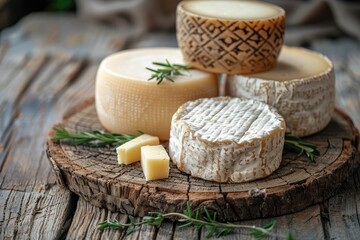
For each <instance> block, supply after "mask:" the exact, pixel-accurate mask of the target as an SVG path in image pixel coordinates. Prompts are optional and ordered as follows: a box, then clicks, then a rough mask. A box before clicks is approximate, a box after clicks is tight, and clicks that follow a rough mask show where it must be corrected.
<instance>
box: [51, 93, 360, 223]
mask: <svg viewBox="0 0 360 240" xmlns="http://www.w3.org/2000/svg"><path fill="white" fill-rule="evenodd" d="M62 126H64V127H65V128H67V129H68V130H71V131H83V130H95V129H103V128H102V126H101V124H100V122H99V121H98V118H97V115H96V110H95V106H94V101H93V100H89V101H87V102H85V103H83V104H81V105H79V106H77V107H76V108H74V109H72V110H71V111H69V113H68V114H67V116H66V117H65V120H64V122H63V123H62ZM52 134H54V133H53V131H51V132H50V133H49V140H48V141H47V154H48V158H49V160H50V162H51V163H52V165H53V167H54V170H55V172H56V176H57V180H58V182H59V183H60V184H61V185H63V186H66V187H68V188H69V189H70V190H71V191H73V192H74V193H76V194H77V195H79V196H80V197H81V198H83V199H85V200H86V201H89V202H90V203H91V204H93V205H95V206H98V207H101V208H108V209H109V210H110V211H119V212H122V213H126V214H130V215H134V216H144V215H145V214H147V213H148V212H154V211H160V212H164V213H166V212H173V211H175V212H182V211H183V210H184V208H185V207H186V204H187V202H189V203H190V205H191V206H192V208H193V209H203V208H204V207H206V208H207V209H208V210H214V211H217V212H218V214H219V219H221V220H227V221H237V220H241V219H251V218H259V217H269V216H276V215H281V214H286V213H292V212H296V211H299V210H302V209H304V208H306V207H308V206H310V205H312V204H315V203H318V202H321V201H324V200H325V199H327V198H329V197H330V196H332V195H334V194H335V193H336V190H337V189H339V187H340V186H341V185H342V184H343V183H344V182H346V180H347V177H348V176H350V175H351V172H352V171H353V170H354V169H355V167H356V166H357V165H358V163H359V158H358V151H357V147H356V146H358V142H359V135H358V131H357V130H356V129H355V127H354V125H353V124H352V122H351V120H350V119H349V118H348V117H347V116H346V115H345V114H344V113H342V112H340V111H338V110H337V111H336V112H335V114H334V117H333V119H332V121H331V123H330V124H329V125H328V127H327V128H326V129H325V130H323V131H322V132H320V133H318V134H316V135H313V136H311V137H308V138H306V141H309V142H311V143H314V144H316V145H317V146H318V148H319V150H320V152H321V155H320V156H319V157H318V158H317V160H316V163H310V162H308V161H307V159H306V158H305V157H303V156H297V154H294V153H290V152H286V151H285V152H284V154H283V161H282V164H281V166H280V168H279V169H278V170H277V171H276V172H275V173H273V174H272V175H270V176H269V177H267V178H264V179H260V180H256V181H253V182H249V183H241V184H234V183H232V184H223V183H216V182H211V181H205V180H202V179H198V178H193V177H191V176H189V175H188V174H185V173H182V172H180V171H179V170H178V169H177V168H176V167H175V165H173V164H171V169H170V177H169V178H168V179H165V180H158V181H151V182H146V181H145V179H144V176H143V173H142V169H141V165H140V163H135V164H132V165H128V166H122V165H118V164H117V156H116V152H115V150H114V149H113V148H92V147H88V146H73V145H69V144H66V142H60V143H59V142H52V141H51V140H50V136H51V135H52ZM164 145H165V146H166V143H164ZM194 161H196V159H194Z"/></svg>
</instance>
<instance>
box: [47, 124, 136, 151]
mask: <svg viewBox="0 0 360 240" xmlns="http://www.w3.org/2000/svg"><path fill="white" fill-rule="evenodd" d="M54 130H55V135H54V136H53V137H52V138H51V139H52V140H53V141H59V140H67V141H69V143H71V144H74V145H90V146H92V147H105V146H120V145H122V144H124V143H126V142H128V141H130V140H132V139H134V138H136V136H135V135H125V134H119V133H106V132H103V131H99V130H94V131H82V132H79V133H74V132H70V131H68V130H66V129H65V128H54ZM140 133H142V132H140Z"/></svg>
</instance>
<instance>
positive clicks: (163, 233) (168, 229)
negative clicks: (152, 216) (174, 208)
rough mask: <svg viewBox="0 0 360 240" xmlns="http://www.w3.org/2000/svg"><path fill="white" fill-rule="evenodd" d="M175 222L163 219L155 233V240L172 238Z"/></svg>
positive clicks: (169, 239)
mask: <svg viewBox="0 0 360 240" xmlns="http://www.w3.org/2000/svg"><path fill="white" fill-rule="evenodd" d="M175 226H176V223H175V222H172V221H168V220H166V221H164V223H163V225H162V226H161V227H160V228H159V230H158V233H157V235H156V240H171V239H174V233H175Z"/></svg>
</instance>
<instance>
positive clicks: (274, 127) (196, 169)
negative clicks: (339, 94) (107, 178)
mask: <svg viewBox="0 0 360 240" xmlns="http://www.w3.org/2000/svg"><path fill="white" fill-rule="evenodd" d="M284 32H285V12H284V10H283V9H282V8H280V7H278V6H275V5H272V4H268V3H262V2H257V1H226V0H217V1H216V0H215V1H214V0H203V1H195V0H194V1H183V2H181V3H180V4H179V5H178V8H177V39H178V44H179V47H180V50H179V49H170V48H162V49H159V48H154V49H137V50H128V51H123V52H121V53H118V54H114V55H111V56H109V57H108V58H106V59H105V60H104V61H103V62H102V63H101V66H100V68H99V71H98V75H97V81H96V109H97V112H98V116H99V119H100V121H101V123H102V124H103V125H104V127H105V128H107V129H108V130H109V131H112V132H119V133H125V134H134V133H136V131H137V130H141V131H143V132H145V133H147V134H150V135H147V134H144V135H141V136H140V137H138V138H136V139H134V140H133V141H130V142H128V143H126V144H124V145H122V146H120V147H119V148H118V150H117V151H118V155H119V163H120V164H129V163H132V162H135V161H139V160H140V159H141V165H142V167H143V170H144V175H145V178H146V180H156V179H161V178H165V177H168V175H169V156H168V155H167V153H166V151H165V149H164V148H163V147H162V146H161V145H159V138H160V140H169V155H170V157H171V160H172V161H173V162H174V163H175V164H176V166H177V167H178V168H179V169H180V170H181V171H184V172H186V173H189V174H191V175H192V176H195V177H199V178H203V179H206V180H212V181H217V182H246V181H251V180H254V179H258V178H263V177H266V176H268V175H270V174H271V173H272V172H273V171H275V170H276V169H277V168H278V167H279V165H280V162H281V159H282V150H283V145H284V135H285V132H286V131H288V132H291V133H292V134H294V135H297V136H299V137H301V136H307V135H311V134H314V133H316V132H318V131H320V130H322V129H323V128H324V127H325V126H326V125H327V124H328V123H329V121H330V119H331V115H332V113H333V110H334V95H335V94H334V93H335V90H334V85H335V84H334V71H333V66H332V64H331V62H330V61H329V60H328V59H327V58H326V57H324V56H322V55H320V54H318V53H315V52H312V51H309V50H305V49H302V48H291V47H285V46H283V42H284ZM165 61H169V62H171V63H173V64H187V65H188V66H189V67H191V70H190V71H189V72H187V73H186V74H184V76H176V77H174V82H169V81H164V82H162V83H161V84H159V85H158V84H156V82H155V81H148V79H149V78H150V77H151V72H150V71H148V70H146V68H152V67H153V65H152V64H153V62H165ZM217 74H226V75H227V81H226V86H225V89H226V94H227V95H228V97H218V92H219V86H218V81H217ZM151 135H153V136H157V137H153V136H151ZM158 137H159V138H158ZM147 145H155V146H147Z"/></svg>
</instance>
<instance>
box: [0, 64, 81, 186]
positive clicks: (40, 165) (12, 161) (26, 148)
mask: <svg viewBox="0 0 360 240" xmlns="http://www.w3.org/2000/svg"><path fill="white" fill-rule="evenodd" d="M79 70H80V65H79V61H77V60H74V61H69V59H67V58H52V59H50V61H49V62H48V63H47V64H46V65H45V66H44V67H43V69H42V70H41V72H40V73H39V74H38V75H37V77H36V79H35V80H34V82H33V84H32V85H31V86H30V87H29V88H28V89H27V92H26V93H25V94H24V95H23V96H22V97H21V99H20V100H19V105H18V106H16V110H17V111H18V112H19V114H18V115H17V117H16V118H15V119H14V120H13V121H12V126H10V128H12V137H11V138H12V139H11V141H10V142H9V143H8V145H10V146H11V147H10V149H8V152H6V151H5V152H4V153H3V154H5V155H6V156H7V157H6V158H5V159H4V164H3V168H2V169H1V173H0V180H1V185H0V186H1V188H2V189H16V190H20V191H24V190H26V189H32V188H33V187H35V186H37V187H38V186H40V185H41V184H44V183H46V182H51V181H49V177H50V175H51V174H50V173H51V171H52V169H51V167H50V165H49V164H48V161H47V159H46V156H45V155H44V152H43V145H44V137H43V136H44V135H45V134H46V131H47V130H48V128H49V127H50V126H51V124H52V123H54V122H56V121H58V120H59V119H58V115H56V114H52V112H54V109H53V106H52V105H53V104H52V101H54V100H56V99H54V97H56V94H55V93H56V92H61V91H62V89H63V88H64V86H65V85H66V84H67V83H68V82H69V81H70V80H71V79H72V78H73V77H74V76H73V75H74V72H77V71H79ZM51 85H53V86H54V87H56V86H57V87H58V88H57V91H55V90H54V88H50V87H49V88H46V86H51ZM7 90H8V91H9V92H11V91H13V89H12V88H7ZM24 159H26V160H27V161H24ZM14 174H17V175H19V176H22V177H21V178H17V179H14V177H13V175H14Z"/></svg>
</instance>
